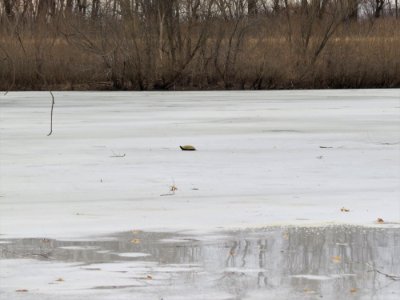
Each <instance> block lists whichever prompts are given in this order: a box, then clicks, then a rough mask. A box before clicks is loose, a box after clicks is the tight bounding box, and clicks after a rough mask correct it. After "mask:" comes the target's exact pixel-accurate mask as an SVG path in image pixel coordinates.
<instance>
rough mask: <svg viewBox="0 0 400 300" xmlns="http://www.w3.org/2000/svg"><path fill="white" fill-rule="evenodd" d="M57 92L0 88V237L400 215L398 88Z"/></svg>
mask: <svg viewBox="0 0 400 300" xmlns="http://www.w3.org/2000/svg"><path fill="white" fill-rule="evenodd" d="M54 94H55V101H56V105H55V110H54V131H53V134H52V135H51V136H46V135H47V133H48V131H49V113H50V100H51V98H50V95H49V94H48V93H46V92H11V93H8V95H6V96H4V95H1V96H0V108H1V115H0V117H1V121H0V134H1V147H0V176H1V177H0V180H1V183H0V184H1V185H0V196H1V197H0V233H1V234H2V238H11V237H48V238H50V237H51V238H64V239H69V238H77V239H78V238H83V237H88V236H94V235H104V234H110V233H113V232H118V231H124V230H137V229H141V230H168V231H173V230H192V231H193V232H205V231H209V230H214V229H229V228H244V227H246V228H247V227H264V226H271V225H287V224H302V225H321V224H343V223H347V224H361V225H371V226H397V225H398V223H399V220H400V91H399V90H396V89H393V90H352V91H349V90H331V91H263V92H145V93H139V92H58V93H54ZM183 144H191V145H194V146H195V147H196V148H197V149H198V151H194V152H183V151H181V150H180V149H179V145H183ZM321 147H328V148H321ZM124 154H125V156H124V157H115V156H119V155H121V156H122V155H124ZM172 185H175V186H176V187H177V188H178V190H177V191H175V194H174V195H170V196H160V195H163V194H168V193H169V191H170V186H172ZM342 207H345V208H346V209H349V210H350V211H349V212H342V211H341V210H340V209H341V208H342ZM377 218H382V219H383V220H384V221H385V224H383V225H380V224H376V220H377Z"/></svg>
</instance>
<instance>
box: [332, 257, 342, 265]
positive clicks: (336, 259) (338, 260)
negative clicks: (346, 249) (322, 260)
mask: <svg viewBox="0 0 400 300" xmlns="http://www.w3.org/2000/svg"><path fill="white" fill-rule="evenodd" d="M332 261H333V262H334V263H336V264H338V263H340V262H341V261H342V258H341V257H340V256H332Z"/></svg>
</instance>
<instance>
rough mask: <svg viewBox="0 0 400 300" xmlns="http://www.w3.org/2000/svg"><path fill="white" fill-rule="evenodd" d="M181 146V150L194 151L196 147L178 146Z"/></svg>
mask: <svg viewBox="0 0 400 300" xmlns="http://www.w3.org/2000/svg"><path fill="white" fill-rule="evenodd" d="M179 147H180V148H181V150H182V151H195V150H196V148H195V147H193V146H192V145H183V146H179Z"/></svg>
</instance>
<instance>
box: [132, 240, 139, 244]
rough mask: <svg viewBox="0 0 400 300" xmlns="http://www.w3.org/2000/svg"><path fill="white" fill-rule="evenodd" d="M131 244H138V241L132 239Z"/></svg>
mask: <svg viewBox="0 0 400 300" xmlns="http://www.w3.org/2000/svg"><path fill="white" fill-rule="evenodd" d="M131 243H132V244H140V240H139V239H133V240H132V241H131Z"/></svg>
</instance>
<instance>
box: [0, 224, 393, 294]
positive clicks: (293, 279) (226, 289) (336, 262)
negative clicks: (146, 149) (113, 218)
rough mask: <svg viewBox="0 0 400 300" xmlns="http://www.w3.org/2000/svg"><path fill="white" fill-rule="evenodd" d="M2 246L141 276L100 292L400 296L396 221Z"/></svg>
mask: <svg viewBox="0 0 400 300" xmlns="http://www.w3.org/2000/svg"><path fill="white" fill-rule="evenodd" d="M4 242H9V243H4ZM0 247H1V248H0V249H1V258H2V259H9V258H34V259H37V260H46V261H47V260H50V261H63V262H78V263H80V264H81V268H82V269H83V270H85V271H87V272H93V271H98V272H99V271H106V270H107V271H110V270H112V271H113V272H114V273H120V274H123V275H124V276H129V277H128V278H131V279H132V280H136V281H137V282H133V283H132V284H120V285H118V284H116V285H112V286H108V285H100V286H99V285H97V286H93V287H92V288H95V289H96V290H98V291H99V292H100V291H101V290H107V289H111V288H113V289H114V288H118V289H123V290H125V291H126V292H127V293H131V294H132V293H142V292H143V289H147V290H146V293H145V294H146V295H147V296H149V295H160V293H161V294H163V295H165V298H164V299H165V300H166V299H173V298H174V297H175V296H178V295H179V296H181V297H184V296H185V295H186V296H187V297H191V298H193V297H194V296H201V295H203V296H205V295H206V294H207V295H210V294H209V293H214V294H213V295H220V296H221V295H225V296H226V297H228V299H265V298H268V297H274V299H295V298H296V299H314V298H315V299H319V298H321V297H323V298H324V299H347V298H349V299H364V298H368V299H370V298H371V297H372V298H373V297H378V298H382V299H391V298H393V299H395V298H397V297H400V296H399V295H400V281H399V280H396V277H390V276H389V277H388V276H386V275H385V274H389V275H390V274H397V275H400V255H399V252H400V251H399V250H400V230H399V229H395V228H392V229H390V228H385V229H379V228H364V227H355V226H331V227H323V228H299V227H282V228H277V227H275V228H266V229H258V230H244V231H232V232H224V235H223V236H221V235H209V236H189V235H186V234H178V233H154V232H141V231H135V232H125V233H121V234H117V235H115V236H113V237H112V238H110V239H109V240H107V239H101V240H97V241H96V240H93V241H57V240H43V239H21V240H7V241H3V243H1V244H0ZM110 266H113V267H111V269H110ZM87 276H90V273H88V275H87ZM143 282H145V284H143ZM150 282H151V284H150ZM139 287H140V288H139ZM167 296H168V297H170V298H168V297H167ZM225 296H223V297H225ZM215 297H217V296H215ZM221 297H222V296H221ZM217 298H218V297H217Z"/></svg>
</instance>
